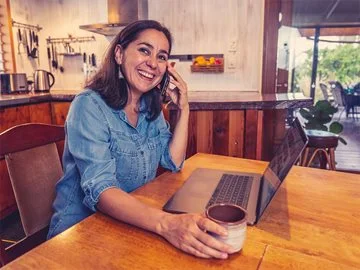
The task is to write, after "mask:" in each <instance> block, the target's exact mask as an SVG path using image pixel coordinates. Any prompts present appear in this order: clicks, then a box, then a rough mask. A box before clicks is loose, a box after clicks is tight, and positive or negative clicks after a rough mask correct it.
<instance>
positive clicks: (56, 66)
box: [55, 44, 59, 69]
mask: <svg viewBox="0 0 360 270" xmlns="http://www.w3.org/2000/svg"><path fill="white" fill-rule="evenodd" d="M58 68H59V62H58V54H57V46H56V44H55V69H58Z"/></svg>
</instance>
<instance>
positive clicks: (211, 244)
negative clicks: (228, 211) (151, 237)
mask: <svg viewBox="0 0 360 270" xmlns="http://www.w3.org/2000/svg"><path fill="white" fill-rule="evenodd" d="M206 231H209V232H213V233H216V234H219V235H224V236H225V235H227V231H226V229H224V228H223V227H222V226H220V225H218V224H216V223H215V222H213V221H211V220H210V219H208V218H205V217H204V216H202V215H199V214H181V215H172V214H166V215H164V218H163V219H162V220H161V222H160V224H159V225H158V227H157V232H158V234H160V235H161V236H163V237H164V238H165V239H166V240H167V241H169V242H170V243H171V244H172V245H174V246H175V247H177V248H179V249H181V250H183V251H185V252H187V253H190V254H193V255H195V256H197V257H201V258H218V259H226V258H227V257H228V254H229V253H233V252H234V250H233V249H232V247H231V246H229V245H227V244H225V243H223V242H220V241H218V240H216V239H215V238H214V237H212V236H211V235H209V234H207V233H206Z"/></svg>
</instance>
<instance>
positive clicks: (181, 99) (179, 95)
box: [166, 63, 189, 110]
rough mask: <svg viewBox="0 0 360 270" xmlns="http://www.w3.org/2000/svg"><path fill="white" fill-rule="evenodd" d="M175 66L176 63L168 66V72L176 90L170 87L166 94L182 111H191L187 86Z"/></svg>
mask: <svg viewBox="0 0 360 270" xmlns="http://www.w3.org/2000/svg"><path fill="white" fill-rule="evenodd" d="M173 66H174V63H168V64H167V68H168V72H169V74H170V83H171V84H173V85H175V86H176V87H175V88H174V89H171V88H170V87H168V89H167V90H166V94H167V95H168V96H169V97H170V98H171V100H172V102H173V103H174V104H176V105H177V106H178V107H179V109H180V110H184V109H189V102H188V89H187V85H186V83H185V81H184V80H183V79H182V78H181V76H180V75H179V73H177V72H176V70H175V68H174V67H173Z"/></svg>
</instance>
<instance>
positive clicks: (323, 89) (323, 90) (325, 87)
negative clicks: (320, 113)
mask: <svg viewBox="0 0 360 270" xmlns="http://www.w3.org/2000/svg"><path fill="white" fill-rule="evenodd" d="M320 89H321V92H322V93H323V96H324V99H325V100H329V92H328V88H327V86H326V84H323V83H320Z"/></svg>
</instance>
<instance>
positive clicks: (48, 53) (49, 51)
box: [46, 44, 52, 71]
mask: <svg viewBox="0 0 360 270" xmlns="http://www.w3.org/2000/svg"><path fill="white" fill-rule="evenodd" d="M46 49H47V57H48V61H49V70H50V71H51V66H52V64H51V49H50V44H48V45H47V48H46Z"/></svg>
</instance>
